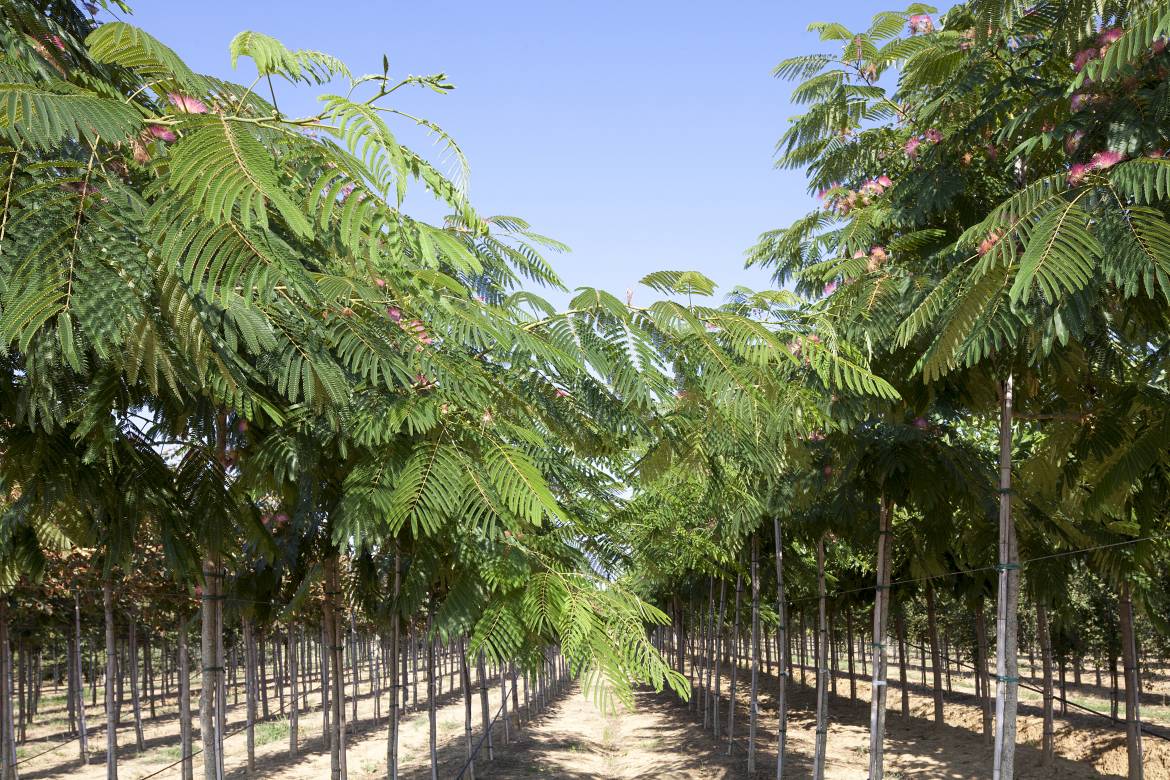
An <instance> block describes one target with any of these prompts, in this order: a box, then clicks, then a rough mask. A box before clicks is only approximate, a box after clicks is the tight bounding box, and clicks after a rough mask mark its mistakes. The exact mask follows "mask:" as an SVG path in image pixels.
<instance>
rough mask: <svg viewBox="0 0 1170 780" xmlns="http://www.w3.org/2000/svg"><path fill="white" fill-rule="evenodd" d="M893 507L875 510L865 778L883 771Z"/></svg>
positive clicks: (885, 505)
mask: <svg viewBox="0 0 1170 780" xmlns="http://www.w3.org/2000/svg"><path fill="white" fill-rule="evenodd" d="M892 512H893V508H892V507H891V506H890V504H889V502H888V501H886V500H885V499H884V498H883V499H882V501H881V506H880V507H879V510H878V516H879V519H878V545H877V547H878V549H877V591H876V593H875V594H874V604H873V653H872V661H873V678H872V681H871V683H870V684H871V686H872V687H871V691H870V711H869V780H882V777H884V775H885V766H884V762H883V758H884V745H883V741H884V739H885V733H886V689H887V685H886V646H885V641H886V624H887V621H888V619H889V612H890V515H891V514H892Z"/></svg>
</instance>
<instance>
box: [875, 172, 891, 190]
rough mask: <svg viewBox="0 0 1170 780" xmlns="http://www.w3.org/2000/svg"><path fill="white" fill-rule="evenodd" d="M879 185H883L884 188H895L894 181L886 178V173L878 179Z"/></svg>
mask: <svg viewBox="0 0 1170 780" xmlns="http://www.w3.org/2000/svg"><path fill="white" fill-rule="evenodd" d="M877 183H878V184H880V185H882V186H883V187H893V186H894V183H893V182H892V181H890V177H889V176H886V175H885V174H884V173H883V174H882V175H881V176H879V177H878V178H877Z"/></svg>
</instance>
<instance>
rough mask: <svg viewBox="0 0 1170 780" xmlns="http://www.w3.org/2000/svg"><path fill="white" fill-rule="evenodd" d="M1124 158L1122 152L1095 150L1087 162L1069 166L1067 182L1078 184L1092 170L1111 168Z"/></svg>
mask: <svg viewBox="0 0 1170 780" xmlns="http://www.w3.org/2000/svg"><path fill="white" fill-rule="evenodd" d="M1124 159H1125V153H1124V152H1117V151H1112V150H1106V151H1103V152H1097V153H1096V154H1094V155H1093V156H1092V158H1091V159H1090V160H1089V161H1088V162H1087V163H1074V164H1073V165H1071V166H1069V169H1068V183H1069V184H1070V185H1075V184H1080V183H1081V182H1082V181H1084V180H1085V177H1086V176H1088V175H1089V174H1090V173H1092V172H1093V171H1103V170H1105V169H1106V168H1112V167H1113V166H1114V165H1117V164H1118V163H1119V162H1122V161H1123V160H1124Z"/></svg>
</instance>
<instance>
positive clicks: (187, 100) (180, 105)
mask: <svg viewBox="0 0 1170 780" xmlns="http://www.w3.org/2000/svg"><path fill="white" fill-rule="evenodd" d="M167 100H169V101H171V105H173V106H174V107H175V108H177V109H179V110H180V111H182V112H183V113H184V114H206V113H207V104H206V103H204V102H203V101H202V100H200V99H199V98H194V97H191V96H190V95H180V94H179V93H178V92H171V93H169V94H168V95H167Z"/></svg>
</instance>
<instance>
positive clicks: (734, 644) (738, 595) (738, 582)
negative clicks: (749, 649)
mask: <svg viewBox="0 0 1170 780" xmlns="http://www.w3.org/2000/svg"><path fill="white" fill-rule="evenodd" d="M742 599H743V575H742V574H737V575H735V617H734V618H733V619H732V622H731V687H730V688H728V702H727V755H729V756H730V755H731V748H732V746H733V745H735V695H736V689H735V686H736V682H737V681H738V679H739V604H740V601H742Z"/></svg>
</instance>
